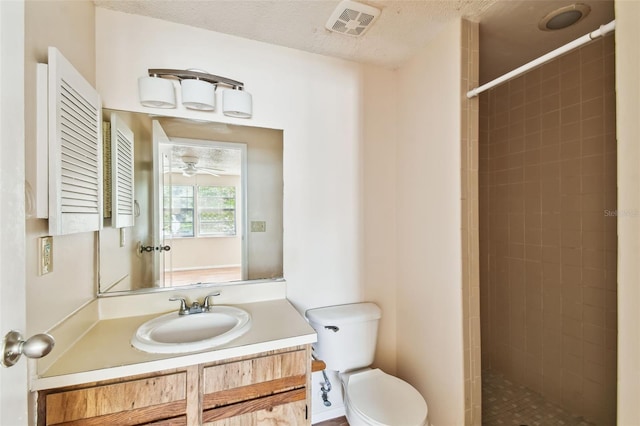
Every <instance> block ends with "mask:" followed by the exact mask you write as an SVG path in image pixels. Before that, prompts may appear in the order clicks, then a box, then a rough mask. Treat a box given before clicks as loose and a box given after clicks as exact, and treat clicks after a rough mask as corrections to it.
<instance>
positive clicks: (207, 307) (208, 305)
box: [202, 291, 220, 311]
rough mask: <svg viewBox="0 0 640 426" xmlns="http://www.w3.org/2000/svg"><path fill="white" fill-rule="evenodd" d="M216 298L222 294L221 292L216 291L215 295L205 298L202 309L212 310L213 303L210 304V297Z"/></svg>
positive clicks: (208, 295)
mask: <svg viewBox="0 0 640 426" xmlns="http://www.w3.org/2000/svg"><path fill="white" fill-rule="evenodd" d="M215 296H220V292H219V291H216V292H214V293H211V294H207V295H206V296H205V297H204V301H203V302H202V309H203V310H205V311H208V310H209V309H211V307H212V306H213V303H210V302H209V298H210V297H215Z"/></svg>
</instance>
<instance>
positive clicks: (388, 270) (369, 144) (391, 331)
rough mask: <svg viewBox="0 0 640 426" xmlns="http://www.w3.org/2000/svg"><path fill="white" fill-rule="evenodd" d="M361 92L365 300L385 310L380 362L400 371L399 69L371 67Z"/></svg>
mask: <svg viewBox="0 0 640 426" xmlns="http://www.w3.org/2000/svg"><path fill="white" fill-rule="evenodd" d="M363 85H364V87H365V90H364V91H363V94H362V96H363V97H362V107H363V111H362V132H363V133H362V135H363V138H364V143H363V144H362V181H363V191H362V212H363V213H362V215H363V217H362V226H363V230H362V256H363V267H362V269H363V271H362V273H363V277H364V282H365V283H366V285H365V287H364V300H368V301H372V302H375V303H376V304H377V305H378V306H380V309H382V315H383V321H381V322H380V325H379V329H378V346H377V350H376V356H375V364H376V366H378V367H380V368H382V369H383V370H384V371H386V372H388V373H390V374H395V372H396V333H397V329H396V328H397V325H396V312H397V309H398V306H397V298H396V287H397V269H396V263H397V259H396V232H397V220H398V215H397V213H398V212H397V208H396V203H395V202H394V200H395V193H396V186H397V172H398V164H397V157H396V155H397V152H396V151H397V131H398V130H397V127H396V123H397V113H396V105H397V72H396V71H391V70H386V69H382V68H374V67H367V68H366V69H365V70H364V72H363Z"/></svg>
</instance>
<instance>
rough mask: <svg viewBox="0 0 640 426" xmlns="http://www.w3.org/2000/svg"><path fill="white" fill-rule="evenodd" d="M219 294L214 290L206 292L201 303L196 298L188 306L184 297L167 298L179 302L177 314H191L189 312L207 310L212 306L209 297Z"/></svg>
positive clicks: (194, 312)
mask: <svg viewBox="0 0 640 426" xmlns="http://www.w3.org/2000/svg"><path fill="white" fill-rule="evenodd" d="M214 296H220V292H219V291H216V292H215V293H211V294H208V295H206V296H205V297H204V301H203V302H202V305H201V304H200V303H199V302H198V301H197V300H196V301H195V302H193V303H192V304H191V306H189V304H188V303H187V300H186V299H185V298H184V297H172V298H170V299H169V300H170V301H172V302H174V301H179V302H180V310H178V314H179V315H191V314H200V313H202V312H209V310H211V308H212V307H213V303H211V302H209V298H210V297H214Z"/></svg>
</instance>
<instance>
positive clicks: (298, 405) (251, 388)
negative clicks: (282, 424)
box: [202, 348, 311, 426]
mask: <svg viewBox="0 0 640 426" xmlns="http://www.w3.org/2000/svg"><path fill="white" fill-rule="evenodd" d="M310 360H311V356H310V354H309V353H308V352H307V350H306V348H303V349H298V350H292V351H289V352H282V353H275V354H267V355H264V356H261V357H256V358H252V359H246V360H238V361H233V362H228V363H224V364H217V365H211V366H205V367H204V368H203V373H202V388H203V399H202V409H203V413H202V422H203V424H204V425H207V426H233V425H242V426H245V425H247V426H249V425H270V424H279V423H278V420H287V423H286V424H289V425H305V424H309V420H308V417H309V416H308V413H307V391H308V386H307V385H308V379H309V377H308V372H309V371H310V370H309V367H310Z"/></svg>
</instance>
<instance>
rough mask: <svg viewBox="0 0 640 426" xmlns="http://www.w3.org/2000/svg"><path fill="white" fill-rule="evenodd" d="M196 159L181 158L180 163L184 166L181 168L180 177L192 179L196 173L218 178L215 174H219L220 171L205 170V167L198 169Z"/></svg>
mask: <svg viewBox="0 0 640 426" xmlns="http://www.w3.org/2000/svg"><path fill="white" fill-rule="evenodd" d="M198 161H199V159H198V157H193V156H190V155H184V156H183V157H182V162H183V163H184V166H183V167H181V170H182V175H183V176H187V177H192V176H195V175H196V174H197V173H205V174H208V175H211V176H216V177H217V176H220V175H219V174H217V173H215V172H221V171H222V170H221V169H211V168H207V167H198V166H197V164H198Z"/></svg>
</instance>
